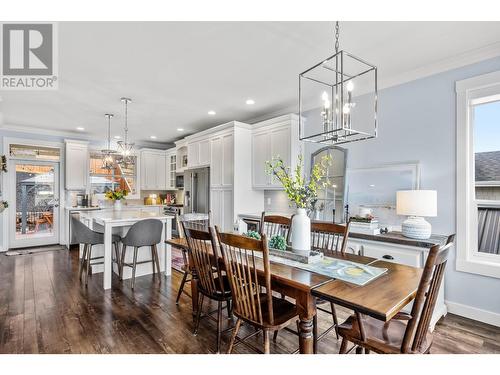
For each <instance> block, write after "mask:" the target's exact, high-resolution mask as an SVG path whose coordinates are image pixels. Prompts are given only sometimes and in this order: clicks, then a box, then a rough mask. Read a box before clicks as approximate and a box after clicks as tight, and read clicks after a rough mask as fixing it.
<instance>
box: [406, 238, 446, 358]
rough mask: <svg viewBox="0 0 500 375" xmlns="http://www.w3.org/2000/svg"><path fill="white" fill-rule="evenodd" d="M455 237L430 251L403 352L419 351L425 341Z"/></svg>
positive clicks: (407, 328)
mask: <svg viewBox="0 0 500 375" xmlns="http://www.w3.org/2000/svg"><path fill="white" fill-rule="evenodd" d="M454 239H455V235H451V236H450V237H448V240H447V242H446V245H444V246H439V245H434V246H433V247H431V249H430V251H429V255H428V256H427V261H426V262H425V267H424V271H423V273H422V277H421V279H420V283H419V285H418V290H417V295H416V297H415V301H414V302H413V308H412V310H411V319H410V320H409V321H408V325H407V327H406V331H405V335H404V338H403V343H402V346H401V352H403V353H412V352H419V351H420V347H421V345H422V344H423V343H424V341H425V338H426V335H427V332H428V330H429V324H430V320H431V318H432V313H433V311H434V306H435V305H436V300H437V297H438V294H439V288H440V286H441V282H442V281H443V276H444V270H445V268H446V262H447V261H448V256H449V253H450V248H451V247H452V246H453V241H454Z"/></svg>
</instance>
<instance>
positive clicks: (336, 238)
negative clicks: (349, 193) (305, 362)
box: [311, 221, 350, 353]
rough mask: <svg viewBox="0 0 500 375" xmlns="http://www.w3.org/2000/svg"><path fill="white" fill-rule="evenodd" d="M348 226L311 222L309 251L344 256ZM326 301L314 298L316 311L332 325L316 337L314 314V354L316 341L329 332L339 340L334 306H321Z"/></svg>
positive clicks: (315, 318)
mask: <svg viewBox="0 0 500 375" xmlns="http://www.w3.org/2000/svg"><path fill="white" fill-rule="evenodd" d="M349 225H350V222H347V224H346V225H339V224H334V223H331V222H323V221H313V222H311V249H312V250H316V251H320V252H322V253H323V254H324V255H325V256H327V257H328V256H330V257H331V256H338V255H342V256H344V255H345V251H346V248H347V240H348V238H349ZM326 303H327V301H325V300H323V299H321V298H319V297H316V310H317V311H322V312H325V313H327V314H329V315H331V316H332V319H333V324H332V325H330V326H329V327H328V328H327V329H326V330H325V331H324V332H323V333H321V334H319V335H318V315H317V314H316V315H315V316H314V319H313V337H314V353H316V352H317V348H318V341H319V340H321V339H323V338H324V337H325V336H326V335H327V334H328V333H329V332H331V331H332V330H333V329H335V334H336V336H337V339H338V338H339V332H338V325H339V322H338V318H337V311H336V310H335V305H334V304H333V302H330V310H327V309H325V308H323V307H320V306H321V305H324V304H326Z"/></svg>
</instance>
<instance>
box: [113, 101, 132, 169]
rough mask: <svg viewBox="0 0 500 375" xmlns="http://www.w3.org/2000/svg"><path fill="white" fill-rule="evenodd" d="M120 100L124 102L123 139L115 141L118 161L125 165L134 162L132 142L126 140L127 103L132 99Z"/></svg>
mask: <svg viewBox="0 0 500 375" xmlns="http://www.w3.org/2000/svg"><path fill="white" fill-rule="evenodd" d="M120 100H121V101H122V102H123V103H124V104H125V136H124V138H123V141H119V142H117V143H118V152H119V153H120V158H119V160H118V163H120V164H121V165H122V166H124V167H127V166H129V165H132V164H133V163H134V160H133V151H134V144H133V143H130V142H129V141H128V104H129V103H131V102H132V99H130V98H121V99H120Z"/></svg>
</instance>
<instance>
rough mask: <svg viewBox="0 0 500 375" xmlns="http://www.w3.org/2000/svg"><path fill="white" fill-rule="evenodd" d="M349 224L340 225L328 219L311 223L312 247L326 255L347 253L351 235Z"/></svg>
mask: <svg viewBox="0 0 500 375" xmlns="http://www.w3.org/2000/svg"><path fill="white" fill-rule="evenodd" d="M349 224H350V222H348V223H347V224H346V225H339V224H334V223H331V222H326V221H313V222H312V223H311V248H312V249H313V250H317V251H321V252H322V253H323V254H325V255H326V256H331V255H337V254H339V253H340V254H342V255H344V254H345V250H346V247H347V240H348V237H349Z"/></svg>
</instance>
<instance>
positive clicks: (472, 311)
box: [445, 301, 500, 327]
mask: <svg viewBox="0 0 500 375" xmlns="http://www.w3.org/2000/svg"><path fill="white" fill-rule="evenodd" d="M445 303H446V305H447V306H448V312H449V313H451V314H456V315H460V316H463V317H465V318H469V319H473V320H477V321H479V322H483V323H486V324H491V325H493V326H497V327H500V314H499V313H496V312H493V311H488V310H483V309H478V308H477V307H472V306H467V305H462V304H461V303H456V302H451V301H445Z"/></svg>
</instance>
